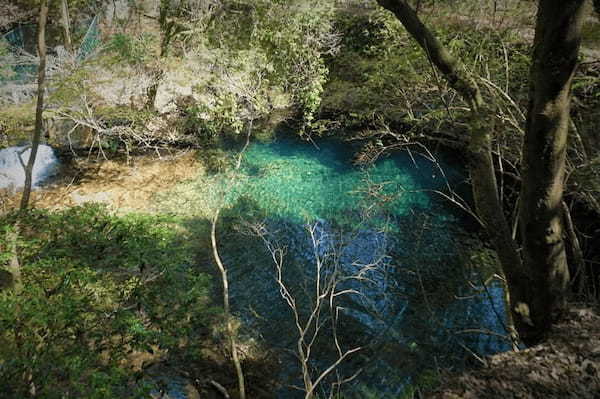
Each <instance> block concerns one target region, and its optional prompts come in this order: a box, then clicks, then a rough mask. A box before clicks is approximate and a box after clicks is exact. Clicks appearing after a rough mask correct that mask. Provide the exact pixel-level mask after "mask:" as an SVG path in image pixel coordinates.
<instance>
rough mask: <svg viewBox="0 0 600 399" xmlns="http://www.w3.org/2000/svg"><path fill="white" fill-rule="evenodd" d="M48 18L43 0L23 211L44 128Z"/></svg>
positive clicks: (22, 201)
mask: <svg viewBox="0 0 600 399" xmlns="http://www.w3.org/2000/svg"><path fill="white" fill-rule="evenodd" d="M47 18H48V0H42V3H41V5H40V16H39V21H38V35H37V47H38V53H39V57H40V64H39V66H38V87H37V105H36V108H35V130H34V133H33V139H32V141H31V153H30V154H29V160H28V161H27V165H26V166H25V185H24V187H23V196H22V197H21V211H24V210H26V209H27V207H28V206H29V197H30V195H31V183H32V181H31V180H32V176H31V175H32V173H33V165H34V163H35V158H36V156H37V150H38V147H39V145H40V140H41V137H42V128H43V122H44V121H43V118H42V117H43V115H42V114H43V112H44V89H45V87H44V83H45V79H46V20H47Z"/></svg>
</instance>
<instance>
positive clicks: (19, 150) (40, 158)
mask: <svg viewBox="0 0 600 399" xmlns="http://www.w3.org/2000/svg"><path fill="white" fill-rule="evenodd" d="M30 154H31V149H30V148H29V146H19V147H8V148H5V149H3V150H0V188H8V189H19V188H22V187H23V185H24V184H25V168H24V166H23V165H26V164H27V162H28V161H29V155H30ZM19 158H20V159H19ZM57 170H58V158H57V157H56V155H55V154H54V150H53V149H52V147H50V146H48V145H45V144H41V145H40V146H39V147H38V152H37V156H36V159H35V164H34V165H33V173H32V187H33V188H34V189H35V188H39V186H40V185H41V184H42V183H43V182H44V181H46V180H47V179H48V178H49V177H51V176H53V175H54V174H56V172H57Z"/></svg>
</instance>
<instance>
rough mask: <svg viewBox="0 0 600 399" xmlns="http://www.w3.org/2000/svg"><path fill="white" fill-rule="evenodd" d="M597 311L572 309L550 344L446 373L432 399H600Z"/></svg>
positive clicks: (596, 309) (502, 355) (599, 336)
mask: <svg viewBox="0 0 600 399" xmlns="http://www.w3.org/2000/svg"><path fill="white" fill-rule="evenodd" d="M598 310H599V309H598V308H597V307H596V308H595V309H592V308H586V307H580V306H579V307H573V308H571V310H570V311H569V313H568V314H567V316H566V317H565V319H564V320H563V321H562V322H561V323H559V324H558V325H556V326H555V328H554V329H553V330H552V331H551V333H550V335H549V337H548V339H547V340H546V341H545V342H544V343H542V344H539V345H537V346H534V347H532V348H528V349H525V350H521V351H518V352H505V353H500V354H497V355H494V356H491V357H489V358H487V359H485V360H484V362H485V363H486V364H485V365H483V366H482V367H480V368H477V369H472V370H469V371H466V372H463V373H460V374H458V375H457V374H455V373H450V372H444V373H443V374H442V383H441V386H440V388H439V389H438V390H437V391H436V392H434V393H432V394H431V395H428V396H427V397H429V398H431V399H458V398H460V399H481V398H503V399H509V398H519V399H529V398H589V399H598V398H600V316H599V312H598Z"/></svg>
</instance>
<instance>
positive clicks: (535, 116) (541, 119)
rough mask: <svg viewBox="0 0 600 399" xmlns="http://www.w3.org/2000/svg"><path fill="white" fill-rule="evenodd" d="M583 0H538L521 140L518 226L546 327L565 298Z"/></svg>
mask: <svg viewBox="0 0 600 399" xmlns="http://www.w3.org/2000/svg"><path fill="white" fill-rule="evenodd" d="M586 9H587V7H586V1H585V0H540V2H539V6H538V15H537V22H536V31H535V38H534V45H533V62H532V66H531V71H530V83H529V84H530V93H529V106H528V114H527V122H526V133H525V141H524V144H523V172H522V175H523V183H522V189H521V203H520V206H521V212H520V226H521V236H522V239H523V259H524V264H525V266H526V268H527V270H528V272H529V273H530V274H531V276H532V278H533V279H534V280H535V281H536V284H534V285H532V286H531V289H532V292H533V298H534V301H533V302H532V303H531V304H530V306H531V308H530V314H531V315H532V322H533V324H534V325H535V327H536V330H537V332H538V333H543V332H545V331H546V330H547V329H548V328H549V327H550V326H551V324H552V322H553V320H554V319H555V317H556V316H558V315H559V314H560V313H561V310H562V309H563V308H564V306H565V304H566V292H567V287H568V282H569V268H568V265H567V257H566V253H565V243H564V241H563V209H562V201H563V188H564V177H565V156H566V149H567V135H568V128H569V110H570V97H571V81H572V79H573V75H574V72H575V68H576V66H577V57H578V53H579V44H580V41H581V27H582V24H583V20H584V17H585V11H586Z"/></svg>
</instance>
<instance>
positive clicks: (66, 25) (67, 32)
mask: <svg viewBox="0 0 600 399" xmlns="http://www.w3.org/2000/svg"><path fill="white" fill-rule="evenodd" d="M60 12H61V14H62V15H61V16H62V18H61V19H62V20H61V23H62V26H63V32H64V36H65V48H66V49H67V50H68V51H69V52H72V51H73V44H72V42H71V21H70V18H69V5H68V4H67V0H62V3H61V5H60Z"/></svg>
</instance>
